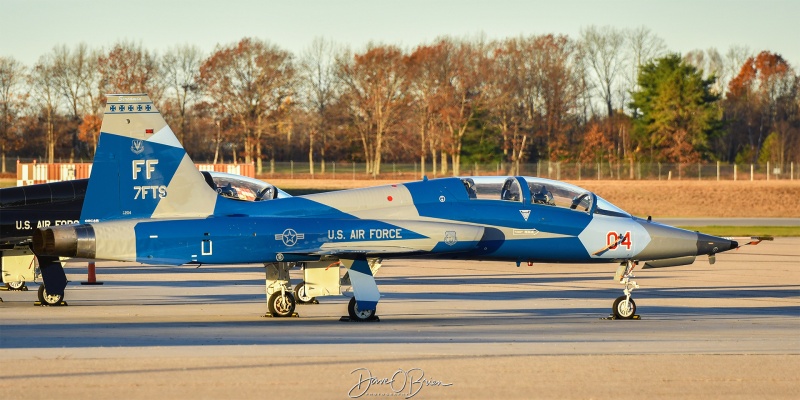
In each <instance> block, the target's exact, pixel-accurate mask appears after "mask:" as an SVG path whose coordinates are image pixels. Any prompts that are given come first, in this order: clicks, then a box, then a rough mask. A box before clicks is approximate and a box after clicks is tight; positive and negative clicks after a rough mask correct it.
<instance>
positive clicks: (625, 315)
mask: <svg viewBox="0 0 800 400" xmlns="http://www.w3.org/2000/svg"><path fill="white" fill-rule="evenodd" d="M612 311H613V312H614V317H616V318H618V319H632V318H633V316H634V315H636V302H634V301H633V299H632V298H631V299H629V298H628V296H619V297H617V299H616V300H614V305H613V306H612Z"/></svg>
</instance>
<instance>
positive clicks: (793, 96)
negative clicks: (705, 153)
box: [725, 51, 800, 165]
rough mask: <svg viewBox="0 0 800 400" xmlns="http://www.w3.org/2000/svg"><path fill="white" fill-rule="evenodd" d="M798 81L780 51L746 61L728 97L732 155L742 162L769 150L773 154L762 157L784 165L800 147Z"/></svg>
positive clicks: (729, 90) (727, 110) (754, 159)
mask: <svg viewBox="0 0 800 400" xmlns="http://www.w3.org/2000/svg"><path fill="white" fill-rule="evenodd" d="M798 85H799V83H798V77H797V75H795V73H794V71H793V69H792V68H791V67H790V66H789V64H788V63H787V62H786V61H785V60H784V59H783V58H782V57H781V56H780V55H778V54H774V53H770V52H767V51H763V52H761V53H759V54H758V55H757V56H755V57H750V58H748V59H747V60H746V61H745V62H744V64H743V65H742V66H741V69H740V70H739V74H738V75H737V76H735V77H734V78H733V79H732V80H731V82H730V84H729V85H728V94H727V99H726V101H725V105H726V107H725V114H726V115H725V118H726V121H727V122H728V125H729V132H730V133H729V136H728V137H729V153H728V154H727V156H728V159H733V157H734V155H736V159H737V160H738V161H740V162H755V161H757V160H758V159H759V155H761V153H762V151H764V150H766V151H767V152H768V153H769V155H767V156H763V157H761V158H762V159H764V160H767V161H772V162H773V163H778V164H780V165H784V164H785V163H786V162H787V160H788V159H789V158H790V156H789V154H790V153H789V152H790V150H791V149H794V150H795V152H796V151H798V150H800V138H798V137H799V136H800V110H798V108H799V107H800V96H799V95H798ZM773 135H774V136H773ZM770 136H773V137H772V139H771V140H770V141H769V146H768V147H766V148H765V146H764V144H765V143H766V141H767V138H768V137H770Z"/></svg>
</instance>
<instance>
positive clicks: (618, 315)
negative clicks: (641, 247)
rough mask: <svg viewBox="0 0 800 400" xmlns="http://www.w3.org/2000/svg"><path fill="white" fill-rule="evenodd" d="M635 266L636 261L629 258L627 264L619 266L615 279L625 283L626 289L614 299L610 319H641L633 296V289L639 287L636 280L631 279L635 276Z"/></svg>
mask: <svg viewBox="0 0 800 400" xmlns="http://www.w3.org/2000/svg"><path fill="white" fill-rule="evenodd" d="M634 268H636V263H635V262H633V261H631V260H628V261H627V262H626V263H625V264H622V265H620V266H619V268H618V269H617V273H616V274H615V275H614V280H616V281H619V283H621V284H623V285H625V289H624V290H623V291H622V292H623V293H624V294H623V295H622V296H619V297H617V298H616V300H614V304H613V305H612V306H611V311H612V315H611V317H610V319H639V316H638V315H636V302H634V301H633V298H631V294H632V293H633V290H634V289H638V288H639V285H638V284H637V283H636V281H633V280H631V278H633V277H634V276H633V269H634Z"/></svg>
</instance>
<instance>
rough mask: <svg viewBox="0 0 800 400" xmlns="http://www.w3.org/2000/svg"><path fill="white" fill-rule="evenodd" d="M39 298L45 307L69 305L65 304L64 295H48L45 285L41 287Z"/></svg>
mask: <svg viewBox="0 0 800 400" xmlns="http://www.w3.org/2000/svg"><path fill="white" fill-rule="evenodd" d="M37 297H38V298H39V304H40V305H43V306H64V305H67V303H66V302H64V296H63V295H59V294H51V293H47V289H46V288H45V287H44V284H41V285H39V291H38V293H37Z"/></svg>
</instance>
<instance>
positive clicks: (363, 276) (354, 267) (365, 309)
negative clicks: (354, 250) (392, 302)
mask: <svg viewBox="0 0 800 400" xmlns="http://www.w3.org/2000/svg"><path fill="white" fill-rule="evenodd" d="M342 264H344V266H345V267H346V268H348V269H349V270H350V271H349V272H348V275H349V276H350V283H351V284H352V285H353V298H351V299H350V303H349V304H348V306H347V314H348V315H349V316H350V320H351V321H370V320H377V319H378V317H377V316H375V310H376V309H377V307H378V301H379V300H380V298H381V294H380V292H379V291H378V285H377V284H375V277H374V276H373V275H372V270H371V269H370V267H369V262H368V261H367V260H365V259H360V260H342Z"/></svg>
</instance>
